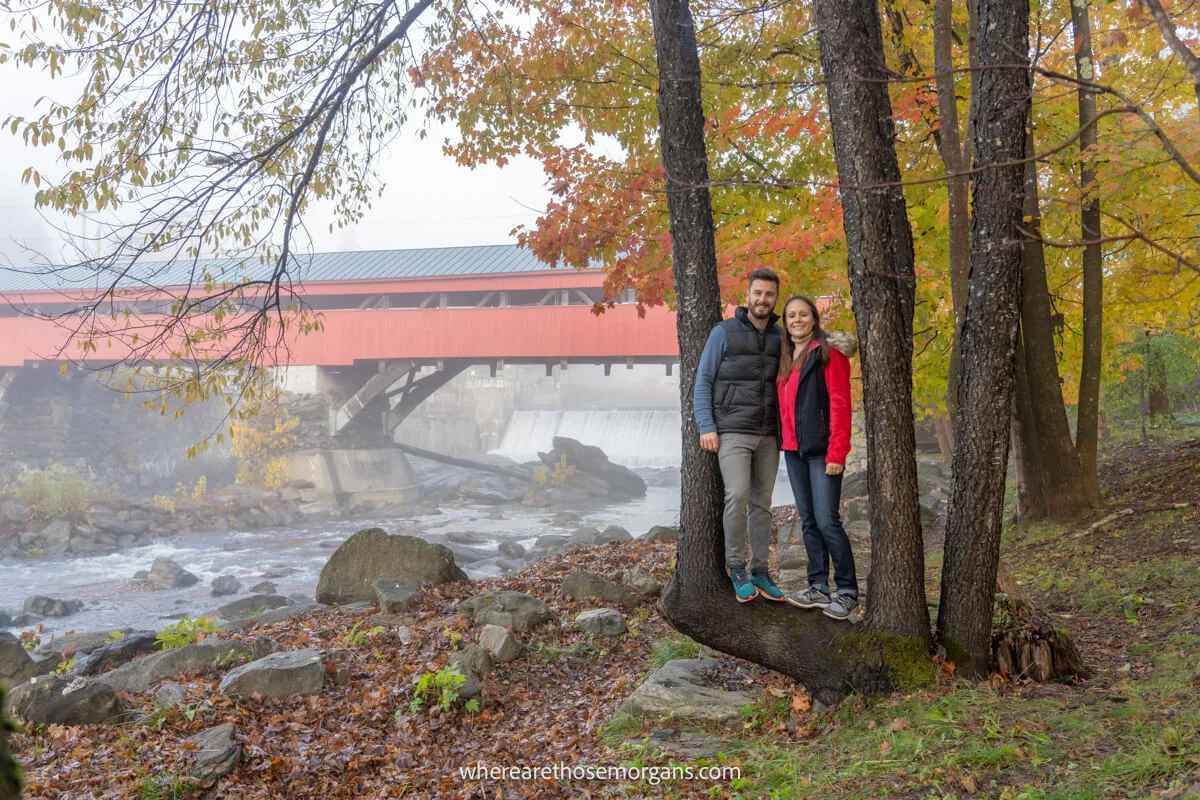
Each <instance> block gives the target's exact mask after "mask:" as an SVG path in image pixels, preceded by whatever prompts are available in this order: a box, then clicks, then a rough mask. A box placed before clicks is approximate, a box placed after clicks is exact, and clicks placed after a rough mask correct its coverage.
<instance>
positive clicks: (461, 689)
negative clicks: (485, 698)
mask: <svg viewBox="0 0 1200 800" xmlns="http://www.w3.org/2000/svg"><path fill="white" fill-rule="evenodd" d="M455 669H456V670H458V673H459V674H460V675H462V676H463V677H464V678H465V679H466V680H464V681H463V682H462V683H461V684H459V686H458V699H459V700H471V699H474V698H476V697H479V695H481V694H483V683H482V682H481V681H480V680H479V677H478V676H477V675H476V674H475V673H474V672H472V671H471V670H470V669H468V668H467V667H466V665H464V664H457V665H456V666H455Z"/></svg>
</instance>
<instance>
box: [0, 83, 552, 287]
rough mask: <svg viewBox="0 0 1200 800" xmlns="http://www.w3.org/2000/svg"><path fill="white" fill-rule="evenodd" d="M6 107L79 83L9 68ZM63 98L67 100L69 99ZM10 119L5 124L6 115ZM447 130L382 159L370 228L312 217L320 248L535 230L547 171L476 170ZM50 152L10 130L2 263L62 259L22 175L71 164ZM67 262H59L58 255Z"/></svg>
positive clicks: (3, 164)
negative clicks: (450, 151)
mask: <svg viewBox="0 0 1200 800" xmlns="http://www.w3.org/2000/svg"><path fill="white" fill-rule="evenodd" d="M0 85H3V86H4V87H5V89H4V93H3V96H4V101H3V104H0V118H7V116H8V115H9V114H25V115H28V114H31V113H32V112H33V111H34V103H35V102H36V100H37V99H38V98H39V97H42V96H44V95H53V96H57V97H60V98H62V99H65V97H67V96H69V94H67V92H68V91H69V88H70V87H69V84H67V83H64V82H62V81H53V82H52V81H50V80H49V79H43V80H38V76H36V75H31V74H30V73H29V72H28V71H27V70H20V71H18V70H16V69H15V68H14V67H12V66H11V65H7V64H4V65H0ZM59 93H62V94H59ZM0 121H2V119H0ZM444 135H445V131H444V130H443V131H442V132H441V134H439V133H437V132H435V133H434V134H432V135H430V136H429V137H427V138H425V139H420V138H418V136H417V135H416V126H415V125H414V126H412V130H411V132H409V133H408V134H405V135H402V136H401V137H399V138H398V139H397V140H396V141H395V142H394V143H393V144H392V146H391V148H390V150H389V151H388V153H387V154H386V156H385V157H384V158H383V159H382V160H381V162H380V168H379V173H380V176H381V178H382V179H383V181H384V182H385V183H386V185H387V188H386V190H385V192H384V194H383V196H382V197H380V198H377V199H376V201H375V203H374V207H373V208H372V209H371V210H370V211H369V212H368V213H367V216H366V218H365V219H364V220H363V221H362V223H361V224H360V225H358V226H356V227H355V228H353V229H343V230H338V229H335V230H334V231H333V233H332V234H331V233H329V222H330V220H331V216H330V215H329V214H328V213H323V211H322V210H321V209H315V210H314V211H313V213H311V214H307V215H306V217H305V218H306V222H307V225H308V229H309V231H310V233H311V234H312V236H313V239H314V242H313V246H314V249H315V250H316V251H318V252H328V251H333V250H386V249H406V248H418V247H452V246H458V245H477V244H505V243H511V242H515V238H514V237H513V236H512V235H510V231H512V229H513V228H514V227H516V226H518V225H526V226H531V225H532V224H533V223H534V221H535V220H536V219H537V217H538V214H539V211H540V210H542V209H544V208H545V206H546V204H547V202H548V201H549V198H550V193H549V191H548V190H547V189H546V187H545V178H544V175H543V173H542V169H541V166H540V165H539V164H538V163H537V162H534V161H533V160H532V159H529V158H525V157H521V158H516V159H513V160H512V161H511V162H510V163H509V165H508V166H506V167H504V168H503V169H500V168H495V167H485V168H480V169H476V170H469V169H467V168H465V167H461V166H459V165H457V164H456V163H455V162H454V160H453V159H452V158H450V157H449V156H446V155H444V154H443V153H442V151H441V143H442V140H443V137H444ZM49 156H50V152H49V151H48V150H45V149H42V148H36V149H34V148H28V147H27V146H26V145H25V144H24V142H23V141H22V140H21V137H20V136H19V135H13V134H12V133H10V131H9V129H8V127H7V126H4V127H3V128H0V264H14V265H19V264H21V263H22V262H25V263H27V260H26V259H27V254H26V253H25V251H24V250H23V247H29V248H32V249H34V250H36V251H38V252H39V253H42V254H49V255H53V254H56V253H61V252H63V251H62V246H61V236H60V234H59V233H58V232H56V231H55V230H54V229H53V228H52V227H51V226H49V225H47V224H46V222H45V221H44V220H43V219H42V218H41V217H40V215H39V213H38V212H37V210H36V209H35V208H34V205H33V198H34V193H35V192H36V189H35V188H34V187H33V186H32V185H25V184H22V183H21V173H22V172H23V171H24V170H25V168H26V167H29V166H34V167H35V168H37V169H39V170H40V171H42V172H43V173H44V174H55V173H56V172H58V171H59V170H60V169H61V168H60V167H56V164H55V162H54V161H53V160H52V159H50V158H49ZM54 260H57V259H54Z"/></svg>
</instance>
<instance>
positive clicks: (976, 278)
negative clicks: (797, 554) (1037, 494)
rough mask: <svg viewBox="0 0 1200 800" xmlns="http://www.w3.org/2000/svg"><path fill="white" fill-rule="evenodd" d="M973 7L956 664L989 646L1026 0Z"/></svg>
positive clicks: (952, 591) (955, 493)
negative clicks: (974, 73)
mask: <svg viewBox="0 0 1200 800" xmlns="http://www.w3.org/2000/svg"><path fill="white" fill-rule="evenodd" d="M977 13H978V16H979V62H980V76H979V88H978V94H977V95H976V96H975V97H974V98H973V100H974V102H975V169H976V170H977V173H976V174H977V177H976V180H975V186H974V197H973V199H974V203H973V205H974V219H973V220H972V226H971V273H970V279H969V282H968V297H967V310H966V316H965V318H964V319H963V330H962V357H963V362H962V367H963V368H962V383H961V384H960V387H959V409H958V416H957V418H956V424H955V429H956V431H957V434H958V435H957V441H956V442H955V450H954V466H953V474H954V483H953V488H952V490H951V497H950V509H949V512H948V515H947V519H946V545H945V563H944V565H943V569H942V599H941V603H940V606H939V609H938V631H939V635H940V638H941V641H942V644H943V645H944V646H945V648H946V653H947V656H948V657H949V659H950V660H951V661H953V662H955V664H956V665H957V666H958V667H959V670H960V672H962V673H964V674H966V675H982V674H986V672H987V669H988V663H989V655H990V652H991V631H992V624H991V623H992V602H993V596H994V592H995V586H996V570H997V565H998V563H999V558H1000V526H1001V515H1002V513H1003V506H1004V475H1005V467H1006V466H1007V461H1008V443H1009V442H1008V439H1009V421H1010V418H1011V415H1012V392H1013V382H1014V354H1015V350H1016V335H1017V324H1018V321H1019V319H1020V310H1021V250H1022V247H1021V234H1020V230H1019V228H1020V224H1021V212H1022V198H1023V195H1024V167H1023V166H1022V165H1021V162H1022V160H1023V159H1024V155H1025V129H1026V125H1027V124H1028V122H1029V111H1030V72H1029V69H1028V59H1029V2H1028V0H979V3H978V7H977ZM1000 165H1006V166H1000Z"/></svg>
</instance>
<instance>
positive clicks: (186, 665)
mask: <svg viewBox="0 0 1200 800" xmlns="http://www.w3.org/2000/svg"><path fill="white" fill-rule="evenodd" d="M249 656H250V648H249V647H247V646H246V645H245V644H243V643H242V642H239V641H235V640H233V639H208V640H205V641H203V642H198V643H196V644H189V645H184V646H183V647H180V648H177V649H175V650H164V651H163V652H161V653H155V654H153V655H149V656H145V657H144V658H139V659H137V660H136V661H130V662H129V663H128V664H125V665H123V666H120V667H117V668H116V669H114V670H112V671H111V672H105V673H104V674H103V675H101V676H100V678H101V680H103V681H104V682H105V683H107V684H108V685H109V686H111V687H113V688H114V689H116V690H117V691H118V692H144V691H146V690H147V689H149V688H150V687H151V686H153V685H154V684H156V683H158V682H159V681H161V680H164V679H166V678H173V677H175V676H176V675H179V674H180V673H183V672H188V671H190V670H193V669H208V668H209V667H211V666H213V664H215V663H217V662H218V661H223V660H226V659H229V658H238V657H241V658H248V657H249Z"/></svg>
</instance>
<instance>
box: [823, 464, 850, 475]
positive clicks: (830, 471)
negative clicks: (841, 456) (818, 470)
mask: <svg viewBox="0 0 1200 800" xmlns="http://www.w3.org/2000/svg"><path fill="white" fill-rule="evenodd" d="M845 468H846V467H845V466H844V465H842V464H826V465H825V474H826V475H841V474H842V470H844V469H845Z"/></svg>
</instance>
